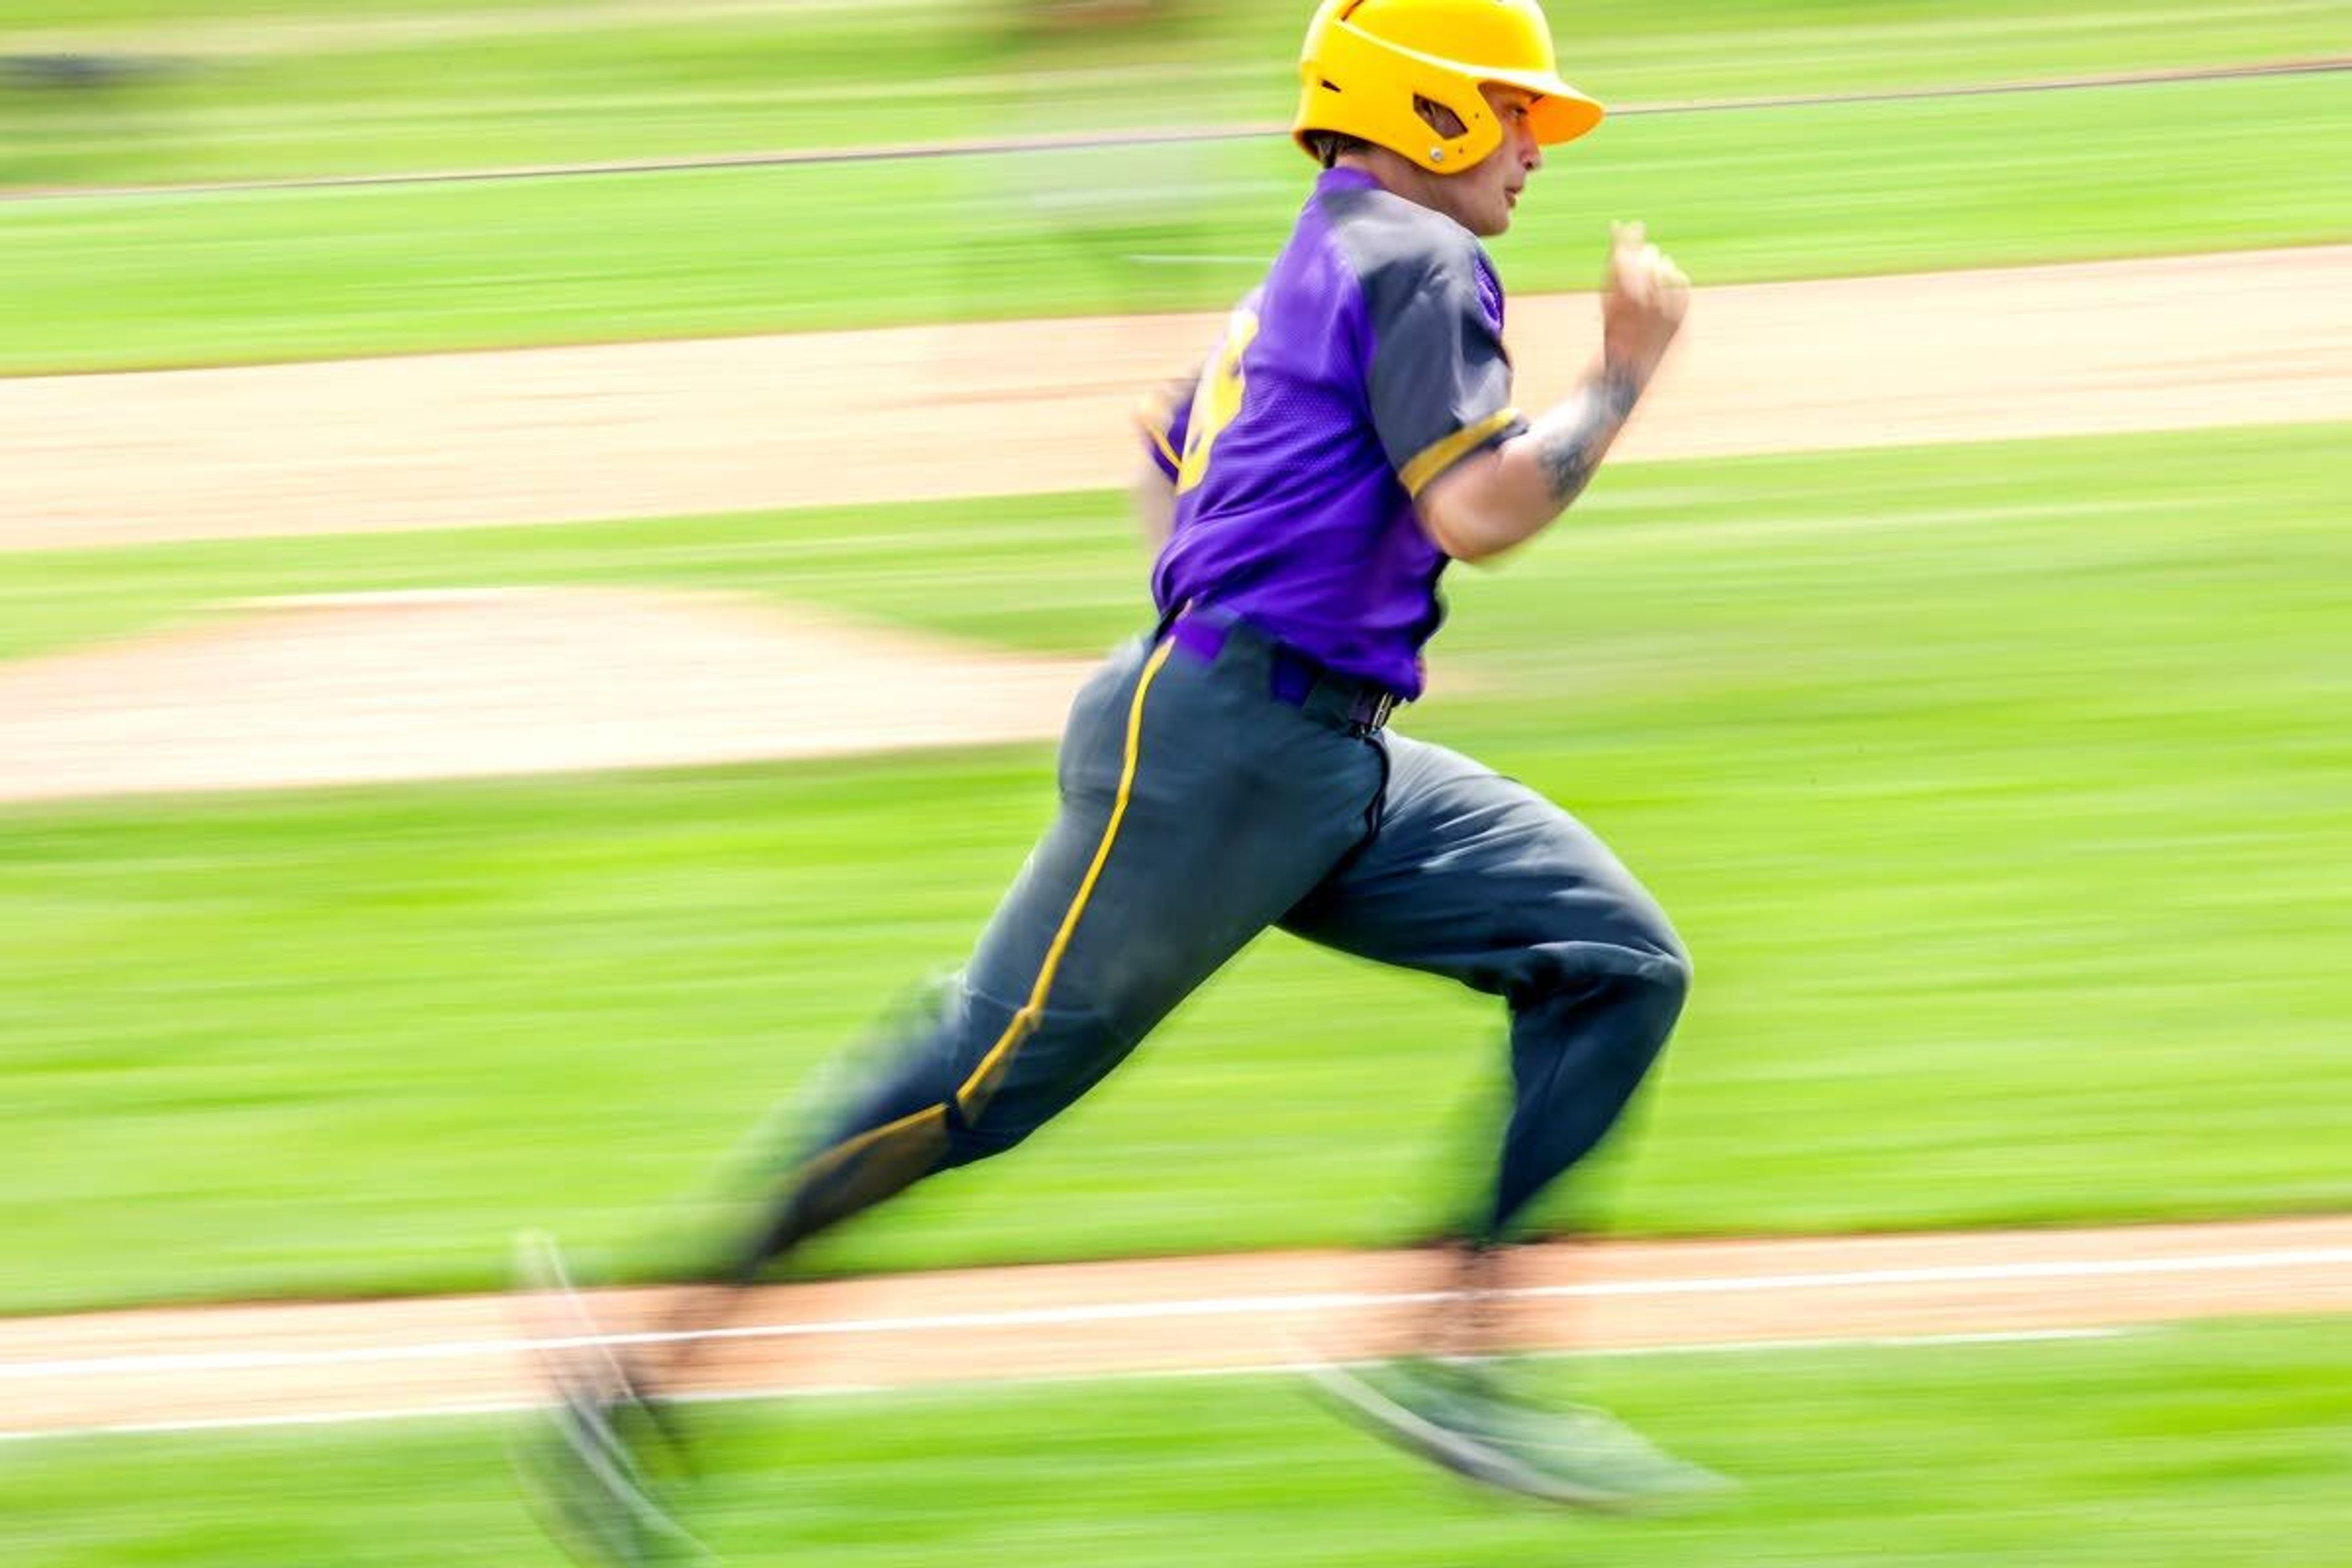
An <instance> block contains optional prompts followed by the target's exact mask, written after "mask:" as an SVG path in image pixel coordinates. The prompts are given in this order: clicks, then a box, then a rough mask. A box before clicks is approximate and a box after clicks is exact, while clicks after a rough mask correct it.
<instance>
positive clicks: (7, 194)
mask: <svg viewBox="0 0 2352 1568" xmlns="http://www.w3.org/2000/svg"><path fill="white" fill-rule="evenodd" d="M2347 71H2352V56H2344V57H2328V58H2316V59H2298V60H2272V61H2263V62H2257V63H2254V64H2250V65H2234V66H2203V67H2184V68H2173V69H2160V70H2144V71H2123V72H2116V73H2115V74H2112V75H2101V76H2077V77H2060V78H2053V79H2047V80H2031V81H2006V82H1981V83H1974V84H1968V85H1961V86H1948V87H1923V88H1890V89H1873V90H1866V91H1853V92H1820V93H1790V94H1782V95H1773V96H1765V97H1750V98H1726V99H1708V100H1688V101H1675V102H1664V103H1629V104H1625V105H1623V106H1622V107H1617V108H1612V110H1610V112H1611V114H1612V116H1614V117H1618V118H1633V117H1641V116H1664V115H1687V114H1723V113H1737V112H1745V111H1758V110H1776V109H1816V108H1823V107H1830V106H1834V105H1838V104H1849V103H1852V104H1864V103H1904V102H1914V101H1935V100H1948V99H1961V98H1988V97H1999V96H2002V95H2007V94H2024V93H2048V92H2082V91H2095V90H2102V89H2116V88H2131V87H2155V86H2167V85H2172V84H2176V83H2181V82H2199V81H2237V80H2245V79H2253V78H2262V77H2295V76H2326V75H2334V74H2339V73H2343V72H2347ZM1287 130H1288V128H1287V126H1286V125H1285V124H1280V123H1274V122H1266V123H1260V124H1249V125H1206V126H1197V127H1188V128H1181V129H1168V130H1155V129H1137V130H1126V131H1121V132H1117V133H1113V134H1101V133H1093V132H1056V133H1053V134H1049V135H1034V136H1006V137H982V138H970V139H957V140H952V141H942V142H886V143H877V144H874V145H870V146H862V147H820V148H797V149H795V148H776V149H767V150H761V151H753V152H745V153H694V154H689V155H682V156H677V157H666V158H615V159H600V160H590V161H587V162H583V163H519V164H509V165H502V166H499V167H493V168H483V169H428V170H413V171H403V172H396V173H388V174H317V175H301V176H291V177H287V178H282V179H261V180H204V181H190V182H186V183H166V184H93V185H23V186H14V187H10V186H0V201H59V200H73V199H76V198H95V197H123V196H145V195H155V196H163V195H172V196H198V195H232V194H239V193H249V192H257V191H310V190H339V189H347V188H354V187H367V186H376V185H423V184H468V183H477V182H486V181H499V180H551V179H563V178H567V177H580V176H593V175H611V174H685V173H695V172H709V171H711V170H718V169H757V168H791V167H798V166H806V165H818V164H839V163H906V162H909V161H915V160H923V159H939V158H982V157H1002V156H1003V155H1005V154H1008V153H1046V152H1108V151H1115V150H1118V149H1120V148H1142V147H1155V146H1182V145H1192V144H1202V143H1211V142H1245V141H1255V140H1259V139H1262V138H1265V137H1272V136H1280V135H1284V134H1286V133H1287Z"/></svg>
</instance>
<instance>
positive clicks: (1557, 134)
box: [1478, 71, 1609, 147]
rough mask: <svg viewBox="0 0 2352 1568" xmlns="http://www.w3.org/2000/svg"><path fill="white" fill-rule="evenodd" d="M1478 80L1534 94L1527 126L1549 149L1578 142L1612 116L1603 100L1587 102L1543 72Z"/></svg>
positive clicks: (1577, 93)
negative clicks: (1564, 143)
mask: <svg viewBox="0 0 2352 1568" xmlns="http://www.w3.org/2000/svg"><path fill="white" fill-rule="evenodd" d="M1478 79H1479V80H1480V81H1482V82H1492V83H1494V84H1495V85H1496V86H1497V87H1516V88H1517V89H1519V90H1520V91H1522V92H1531V93H1534V94H1535V95H1536V101H1535V104H1534V106H1533V107H1532V108H1530V109H1529V110H1528V126H1529V127H1530V128H1531V129H1532V130H1533V131H1534V132H1535V133H1536V141H1537V142H1539V143H1541V144H1542V145H1544V146H1546V147H1557V146H1559V144H1560V143H1561V142H1573V141H1575V140H1576V139H1577V138H1578V137H1580V136H1581V135H1583V134H1585V133H1586V132H1589V131H1591V129H1592V128H1593V127H1594V126H1596V125H1598V124H1600V123H1601V119H1602V118H1603V117H1604V116H1605V115H1606V114H1607V113H1608V112H1609V111H1608V110H1605V109H1603V108H1601V101H1600V100H1598V99H1594V98H1588V97H1587V96H1585V95H1584V94H1583V93H1581V92H1579V91H1578V90H1577V89H1574V88H1572V87H1570V86H1569V85H1568V83H1566V82H1564V81H1562V80H1560V79H1559V78H1558V77H1556V76H1546V75H1544V74H1543V73H1542V72H1540V71H1524V72H1521V71H1512V72H1505V73H1498V74H1496V75H1493V76H1481V77H1479V78H1478Z"/></svg>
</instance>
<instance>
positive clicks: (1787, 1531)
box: [0, 1319, 2352, 1568]
mask: <svg viewBox="0 0 2352 1568" xmlns="http://www.w3.org/2000/svg"><path fill="white" fill-rule="evenodd" d="M2347 1353H2352V1342H2347V1329H2346V1327H2345V1325H2344V1322H2343V1321H2342V1320H2340V1319H2338V1320H2320V1321H2280V1322H2273V1323H2265V1324H2233V1325H2230V1326H2226V1327H2223V1326H2209V1327H2197V1328H2184V1329H2177V1330H2167V1331H2158V1332H2150V1333H2144V1334H2136V1335H2132V1336H2129V1337H2126V1338H2121V1339H2113V1340H2101V1341H2087V1342H2081V1341H2078V1342H2045V1343H2021V1344H1979V1345H1956V1346H1942V1347H1927V1346H1916V1347H1908V1348H1903V1349H1831V1348H1824V1349H1819V1350H1808V1351H1801V1352H1800V1351H1783V1352H1772V1353H1765V1354H1740V1355H1732V1354H1712V1355H1684V1356H1666V1357H1651V1358H1640V1359H1608V1360H1598V1361H1577V1362H1570V1363H1549V1365H1548V1367H1547V1370H1546V1373H1545V1375H1546V1377H1547V1378H1548V1379H1549V1380H1550V1381H1552V1382H1554V1383H1556V1384H1557V1385H1558V1386H1559V1388H1560V1389H1562V1390H1563V1391H1567V1392H1572V1393H1581V1394H1597V1395H1598V1396H1600V1397H1601V1398H1602V1399H1604V1400H1605V1401H1606V1402H1608V1403H1610V1404H1611V1405H1613V1406H1615V1407H1616V1408H1618V1409H1620V1410H1621V1411H1622V1412H1624V1413H1625V1414H1627V1415H1631V1416H1633V1417H1634V1418H1635V1419H1637V1420H1638V1421H1640V1422H1641V1423H1642V1424H1643V1426H1645V1427H1646V1428H1648V1429H1649V1430H1650V1431H1652V1432H1653V1433H1654V1435H1655V1436H1658V1437H1660V1438H1661V1439H1662V1440H1664V1441H1666V1442H1668V1443H1670V1444H1672V1445H1674V1446H1675V1447H1679V1448H1681V1449H1682V1450H1684V1451H1685V1452H1687V1453H1688V1454H1689V1455H1691V1456H1692V1457H1693V1458H1698V1459H1702V1460H1705V1461H1706V1462H1708V1463H1710V1464H1713V1465H1717V1466H1719V1467H1721V1468H1724V1469H1726V1470H1727V1471H1729V1472H1730V1473H1732V1474H1734V1475H1736V1476H1738V1478H1739V1479H1740V1480H1741V1481H1742V1482H1743V1484H1744V1487H1745V1490H1744V1492H1743V1493H1742V1494H1741V1495H1740V1497H1739V1498H1738V1500H1735V1501H1733V1502H1732V1503H1730V1504H1728V1505H1727V1506H1725V1507H1723V1508H1721V1509H1719V1510H1716V1511H1713V1512H1709V1513H1705V1514H1697V1515H1692V1516H1688V1517H1684V1518H1673V1519H1650V1520H1608V1519H1595V1518H1590V1517H1585V1516H1580V1515H1573V1514H1566V1513H1559V1512H1553V1511H1548V1510H1538V1509H1536V1508H1534V1507H1530V1506H1522V1505H1518V1504H1516V1503H1513V1502H1509V1501H1507V1500H1499V1499H1493V1498H1489V1497H1488V1496H1486V1494H1483V1493H1475V1492H1472V1491H1469V1490H1467V1489H1464V1488H1463V1487H1461V1486H1459V1485H1458V1484H1456V1483H1454V1481H1452V1480H1450V1479H1446V1478H1444V1477H1442V1476H1439V1475H1437V1474H1436V1473H1434V1472H1433V1471H1427V1470H1424V1469H1423V1468H1421V1467H1419V1466H1418V1465H1416V1464H1414V1463H1413V1462H1412V1461H1410V1460H1407V1459H1405V1458H1401V1457H1399V1456H1395V1455H1392V1454H1391V1453H1390V1452H1388V1451H1387V1450H1385V1449H1382V1448H1381V1447H1377V1446H1375V1445H1374V1444H1373V1443H1372V1442H1371V1440H1370V1439H1369V1438H1368V1437H1365V1436H1362V1435H1361V1434H1360V1433H1358V1432H1356V1431H1354V1430H1352V1429H1351V1428H1349V1427H1347V1426H1342V1425H1341V1424H1339V1422H1337V1421H1335V1420H1333V1419H1332V1418H1331V1417H1330V1416H1329V1415H1327V1414H1325V1413H1324V1412H1323V1411H1322V1410H1320V1409H1318V1408H1317V1407H1316V1406H1315V1405H1312V1404H1310V1403H1309V1402H1308V1400H1307V1398H1306V1397H1305V1396H1304V1394H1302V1392H1301V1391H1300V1390H1299V1388H1298V1387H1297V1386H1296V1385H1295V1384H1292V1383H1290V1382H1289V1381H1287V1380H1282V1379H1270V1378H1238V1377H1235V1378H1227V1377H1218V1378H1213V1379H1202V1380H1181V1381H1174V1382H1169V1381H1160V1382H1131V1383H1118V1384H1095V1385H1090V1386H1087V1387H1083V1388H1055V1387H1050V1386H1045V1387H1033V1388H1001V1389H988V1390H979V1391H967V1392H957V1393H948V1392H940V1393H932V1394H898V1395H891V1396H887V1397H870V1398H856V1399H840V1400H834V1399H824V1400H804V1401H798V1402H794V1403H793V1404H791V1405H784V1406H734V1407H727V1408H723V1409H721V1408H711V1409H709V1410H706V1411H702V1412H698V1413H696V1414H697V1415H698V1416H699V1417H700V1419H699V1420H698V1429H699V1430H701V1431H702V1433H703V1434H704V1436H705V1438H706V1445H705V1449H704V1460H705V1463H706V1464H707V1466H708V1468H709V1474H708V1479H707V1480H706V1482H705V1483H704V1487H703V1489H702V1492H701V1493H700V1499H701V1500H700V1505H699V1507H698V1510H697V1511H696V1513H695V1516H694V1517H695V1519H696V1521H697V1523H698V1525H699V1526H700V1527H701V1528H702V1529H704V1530H705V1531H707V1532H708V1535H709V1540H710V1542H711V1544H712V1545H713V1546H714V1547H715V1548H716V1549H717V1550H718V1551H719V1553H720V1555H721V1556H722V1557H723V1558H724V1560H725V1561H727V1562H729V1563H741V1564H745V1565H756V1564H762V1563H803V1562H808V1561H812V1560H821V1561H823V1562H825V1563H843V1564H856V1565H859V1568H868V1565H870V1568H883V1565H885V1564H893V1565H895V1564H908V1565H909V1568H913V1565H923V1568H929V1565H930V1564H935V1563H943V1562H956V1563H970V1564H973V1565H974V1568H989V1565H993V1564H1000V1563H1001V1564H1005V1565H1007V1568H1061V1565H1063V1564H1070V1565H1076V1564H1081V1563H1085V1564H1094V1563H1108V1562H1116V1563H1133V1564H1137V1565H1138V1568H1159V1565H1160V1564H1171V1565H1173V1564H1191V1563H1197V1562H1199V1561H1200V1559H1201V1558H1202V1555H1203V1554H1204V1553H1214V1554H1215V1555H1216V1556H1217V1557H1219V1558H1220V1559H1221V1560H1223V1561H1226V1562H1230V1563H1234V1564H1236V1565H1237V1568H1255V1565H1257V1564H1260V1563H1264V1564H1269V1565H1272V1564H1283V1565H1286V1568H1287V1565H1293V1564H1297V1565H1309V1568H1337V1565H1339V1564H1350V1565H1360V1568H1374V1565H1380V1564H1396V1565H1398V1568H1404V1565H1407V1564H1410V1565H1412V1568H1423V1565H1424V1564H1427V1563H1448V1564H1460V1565H1462V1568H1476V1565H1484V1564H1494V1565H1496V1568H1501V1565H1504V1564H1511V1565H1517V1564H1523V1563H1529V1562H1536V1563H1549V1562H1574V1563H1586V1562H1604V1563H1624V1564H1628V1565H1639V1564H1648V1563H1656V1564H1665V1563H1672V1564H1675V1565H1676V1568H1714V1565H1723V1568H1730V1565H1733V1564H1738V1565H1739V1568H1750V1565H1753V1564H1758V1563H1778V1564H1792V1565H1793V1564H1803V1565H1804V1568H1848V1565H1858V1564H1864V1563H1868V1564H1872V1565H1873V1568H1946V1565H1948V1564H1955V1563H2034V1564H2042V1563H2047V1564H2053V1565H2055V1564H2062V1563H2063V1564H2066V1565H2068V1568H2096V1565H2103V1564H2113V1565H2116V1568H2122V1565H2126V1564H2127V1565H2129V1568H2339V1565H2341V1564H2345V1563H2352V1548H2347V1545H2346V1542H2345V1541H2344V1537H2343V1533H2342V1531H2341V1530H2340V1529H2339V1528H2338V1524H2339V1522H2340V1518H2341V1512H2342V1507H2341V1505H2342V1495H2343V1480H2344V1472H2343V1464H2344V1453H2345V1447H2346V1444H2347V1440H2352V1400H2347V1386H2346V1382H2345V1376H2344V1365H2345V1360H2346V1357H2347ZM501 1430H502V1426H501V1423H499V1422H495V1421H476V1422H467V1423H463V1424H446V1425H425V1424H417V1425H406V1426H396V1427H391V1428H382V1427H377V1428H369V1427H342V1428H333V1429H323V1430H315V1431H306V1432H301V1433H274V1434H265V1433H243V1434H215V1435H208V1436H204V1437H202V1438H200V1439H197V1438H178V1439H113V1438H107V1439H88V1438H86V1439H78V1440H73V1441H68V1442H61V1443H53V1444H46V1445H42V1446H40V1447H17V1448H13V1449H11V1448H6V1447H0V1484H5V1486H6V1487H7V1488H8V1491H9V1497H10V1505H9V1514H8V1521H7V1524H6V1526H5V1531H6V1535H5V1539H6V1540H7V1541H8V1542H10V1543H12V1544H14V1545H15V1546H16V1552H14V1554H13V1555H14V1556H15V1557H16V1560H17V1561H23V1562H38V1563H42V1564H43V1565H44V1568H96V1565H98V1564H101V1563H104V1564H115V1563H172V1564H174V1565H175V1568H206V1565H211V1564H219V1565H221V1568H229V1565H231V1564H235V1565H237V1568H243V1565H245V1564H249V1563H335V1564H339V1565H348V1568H369V1565H372V1564H386V1565H389V1564H393V1563H402V1564H406V1563H418V1562H425V1561H429V1562H433V1563H443V1564H447V1565H449V1568H464V1565H466V1564H474V1563H479V1564H485V1565H487V1564H491V1563H497V1564H500V1565H501V1568H508V1565H523V1564H539V1563H554V1562H556V1561H557V1558H556V1557H555V1554H554V1552H553V1551H552V1549H551V1548H550V1547H548V1546H547V1545H545V1544H544V1543H543V1542H541V1541H540V1540H539V1539H538V1537H537V1536H536V1534H535V1532H534V1531H533V1529H532V1527H531V1525H530V1521H529V1520H528V1518H527V1517H526V1515H525V1513H524V1511H523V1507H522V1504H521V1503H520V1501H519V1500H517V1499H516V1497H515V1496H514V1495H513V1493H512V1491H511V1489H510V1484H509V1482H508V1481H507V1479H506V1476H505V1472H504V1467H503V1464H502V1457H501V1453H500V1447H501ZM127 1499H136V1500H137V1506H136V1507H132V1506H128V1505H127V1504H126V1502H125V1500H127Z"/></svg>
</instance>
